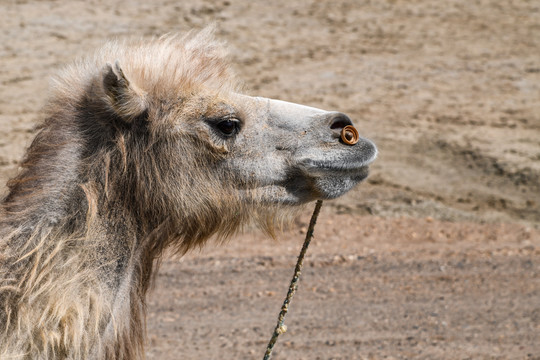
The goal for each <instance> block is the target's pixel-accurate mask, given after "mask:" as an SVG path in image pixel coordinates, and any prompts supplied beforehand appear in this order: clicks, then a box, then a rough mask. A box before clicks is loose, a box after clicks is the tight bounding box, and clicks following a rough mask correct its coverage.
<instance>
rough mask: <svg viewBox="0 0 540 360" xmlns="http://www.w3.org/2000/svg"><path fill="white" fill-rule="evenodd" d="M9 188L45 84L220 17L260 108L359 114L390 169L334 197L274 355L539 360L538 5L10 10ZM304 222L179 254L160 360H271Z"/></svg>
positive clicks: (142, 4)
mask: <svg viewBox="0 0 540 360" xmlns="http://www.w3.org/2000/svg"><path fill="white" fill-rule="evenodd" d="M0 14H1V19H2V22H1V24H0V59H1V66H0V83H1V87H0V183H1V184H2V185H1V186H2V187H1V188H0V192H2V193H3V192H4V191H5V187H3V184H4V183H5V181H6V180H7V179H8V178H9V177H11V176H13V175H14V174H15V172H16V169H17V164H18V162H19V160H20V158H21V156H22V155H23V153H24V149H25V147H26V146H27V145H28V144H29V142H30V141H31V138H32V136H33V134H34V132H35V131H34V127H35V125H36V123H37V122H39V119H40V117H39V111H40V108H41V107H42V106H43V104H44V103H45V100H46V97H47V88H48V79H49V77H50V75H51V74H53V73H54V72H55V71H56V70H57V69H59V68H61V67H62V65H63V64H65V63H68V62H70V61H71V60H73V59H75V58H77V57H78V56H81V55H83V54H87V53H88V52H91V51H92V49H94V48H96V47H97V46H99V45H100V44H102V43H103V42H104V41H105V40H106V39H110V38H112V37H128V36H135V37H151V36H156V35H161V34H163V33H167V32H183V31H186V30H188V29H192V28H195V29H198V28H201V27H203V26H205V25H207V24H209V23H212V22H217V29H218V31H217V33H218V36H219V37H220V38H221V39H223V40H225V41H226V42H227V43H228V44H229V46H230V50H231V60H232V63H233V66H234V68H235V70H236V72H237V73H238V75H239V77H240V78H242V79H243V80H244V81H245V87H246V92H247V93H248V94H251V95H260V96H266V97H273V98H279V99H283V100H288V101H293V102H298V103H303V104H306V105H311V106H316V107H320V108H324V109H328V110H339V111H343V112H346V113H347V114H349V115H350V116H351V118H352V119H353V121H354V122H355V124H356V125H357V128H358V129H359V130H360V132H361V133H362V134H363V135H365V136H366V137H369V138H371V139H373V140H374V141H375V142H376V143H377V145H378V147H379V150H380V156H379V158H378V160H377V161H376V163H375V164H374V166H373V167H372V171H371V174H372V175H371V177H370V178H369V180H368V181H367V182H366V183H365V184H363V185H361V186H359V187H358V188H357V189H356V190H354V191H352V192H351V193H350V194H349V195H348V196H346V197H344V198H341V199H338V200H336V201H332V202H326V203H325V205H324V207H323V211H322V213H321V216H320V219H319V224H318V226H317V228H316V231H315V233H316V234H315V239H314V242H313V243H312V246H311V248H310V249H309V252H308V259H307V264H306V268H305V270H304V273H303V277H302V279H301V283H300V287H299V292H298V294H297V296H296V298H295V299H294V301H293V304H292V307H291V312H290V313H289V315H288V317H287V320H286V324H287V325H288V329H289V330H288V332H287V333H286V334H284V335H282V337H280V339H279V341H278V343H277V345H276V351H275V353H274V354H275V355H274V359H276V360H277V359H540V3H538V2H537V1H526V0H515V1H499V0H478V1H467V0H453V1H436V0H414V1H402V0H393V1H390V0H388V1H369V0H367V1H356V0H333V1H317V0H297V1H285V0H276V1H264V2H263V1H257V2H255V1H247V0H245V1H235V0H225V1H217V2H216V1H204V0H190V1H169V0H157V1H152V2H149V1H127V0H126V1H118V0H107V1H105V0H90V1H69V2H68V1H50V0H42V1H14V0H4V1H2V2H0ZM309 213H310V209H309V208H306V211H305V214H304V215H303V216H302V217H301V218H299V219H297V220H296V222H295V223H294V224H293V225H292V226H291V228H290V229H289V230H287V231H285V232H284V233H283V234H279V235H278V238H279V240H278V241H277V242H276V241H273V240H270V239H267V238H265V237H264V236H263V235H262V234H261V233H259V232H257V231H256V230H253V229H249V230H248V231H247V232H246V233H244V234H241V235H239V236H237V237H235V238H233V239H231V240H230V242H229V243H228V244H226V245H225V246H216V245H215V244H210V245H209V246H207V247H206V248H205V249H203V250H202V251H201V252H194V253H191V254H188V255H187V256H185V257H183V258H180V259H179V258H174V257H167V258H166V259H165V260H164V262H163V265H162V267H161V271H160V274H159V276H158V278H157V284H156V287H155V289H154V290H153V291H152V293H151V294H150V295H149V299H148V324H147V327H148V345H147V355H148V358H149V359H165V360H167V359H254V358H255V359H256V358H262V356H263V354H264V350H265V347H266V343H267V341H268V340H269V337H270V335H271V332H272V330H273V327H274V326H275V321H276V318H277V314H278V312H279V309H280V306H281V303H282V301H283V297H284V295H285V293H286V289H287V286H288V281H289V280H290V277H291V275H292V270H293V267H294V262H295V260H296V256H297V254H298V251H299V249H300V246H301V242H302V240H303V233H304V232H305V230H306V224H307V221H308V219H309Z"/></svg>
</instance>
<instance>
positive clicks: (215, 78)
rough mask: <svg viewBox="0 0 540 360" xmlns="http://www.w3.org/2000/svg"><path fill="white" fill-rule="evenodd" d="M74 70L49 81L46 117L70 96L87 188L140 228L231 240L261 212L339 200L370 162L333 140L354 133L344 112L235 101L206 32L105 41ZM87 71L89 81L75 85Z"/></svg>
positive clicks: (365, 146)
mask: <svg viewBox="0 0 540 360" xmlns="http://www.w3.org/2000/svg"><path fill="white" fill-rule="evenodd" d="M82 64H83V65H81V64H79V65H76V66H74V67H71V68H68V69H67V70H66V72H67V74H66V73H64V74H63V75H61V76H60V77H59V80H58V81H57V88H56V91H57V93H59V94H60V96H57V97H56V105H54V104H53V106H52V108H64V109H65V108H66V106H65V104H66V103H69V102H73V100H71V99H68V98H67V96H63V95H62V94H69V96H71V98H73V95H72V92H73V89H80V91H81V94H80V95H79V100H77V102H76V104H74V105H73V106H72V107H70V108H75V109H78V111H79V113H78V114H77V115H76V118H77V119H80V122H81V124H80V128H81V130H82V131H81V133H82V134H83V137H84V138H85V141H84V143H86V144H88V146H89V149H87V150H85V151H84V152H85V154H86V155H85V159H89V160H92V159H94V160H92V161H88V162H87V164H88V167H89V168H88V172H90V173H94V174H95V175H94V176H92V175H88V176H85V177H86V178H90V179H91V178H96V177H97V178H99V177H101V179H99V180H96V181H94V183H97V184H104V185H105V186H107V187H109V188H110V189H105V191H104V192H105V193H106V194H108V196H109V195H110V196H109V197H112V198H114V197H115V196H116V197H119V198H121V199H120V201H119V200H118V199H117V200H114V201H111V203H114V204H119V203H124V204H126V205H124V206H125V207H126V208H127V209H129V211H132V212H133V213H134V214H135V216H136V217H137V218H138V219H139V220H137V221H140V219H153V221H154V222H155V223H154V225H150V228H152V227H154V226H156V224H160V223H162V222H163V221H164V219H165V218H169V219H172V220H173V221H175V222H176V223H179V224H183V225H184V227H185V226H186V224H187V225H188V227H190V230H189V231H188V232H187V233H186V237H195V238H205V237H207V235H211V234H212V233H215V232H220V231H223V229H224V228H226V229H225V230H224V232H225V233H230V232H231V231H232V229H234V228H236V227H237V225H238V224H239V223H243V222H245V220H247V219H248V218H253V214H259V213H260V214H262V213H264V211H263V210H261V209H263V208H270V209H272V210H271V211H272V212H274V213H276V212H279V210H278V209H290V208H293V207H294V205H301V204H305V203H307V202H310V201H313V200H316V199H332V198H336V197H339V196H341V195H343V194H345V193H346V192H347V191H349V190H351V189H352V188H353V187H354V186H355V185H356V184H358V183H359V182H360V181H362V180H363V179H365V178H366V176H367V174H368V165H369V164H370V163H371V162H372V161H373V160H374V159H375V157H376V155H377V149H376V147H375V145H374V144H373V143H372V142H371V141H369V140H367V139H364V138H360V139H359V141H358V142H357V143H356V144H354V145H350V144H346V143H345V142H344V141H343V140H341V139H340V133H341V131H342V129H343V128H344V127H345V126H348V125H352V121H351V120H350V119H349V117H348V116H347V115H345V114H343V113H339V112H335V111H323V110H319V109H316V108H312V107H307V106H303V105H298V104H293V103H288V102H284V101H280V100H273V99H267V98H262V97H251V96H247V95H243V94H242V91H241V89H240V86H238V83H237V82H236V81H235V78H234V75H233V74H232V73H231V70H230V66H229V64H228V62H227V61H226V60H225V57H224V56H223V47H222V46H221V44H218V43H216V41H215V40H213V39H212V36H211V35H210V34H208V33H207V32H204V31H203V32H202V33H199V34H197V35H195V36H192V35H189V36H188V37H186V38H183V39H177V38H175V37H167V38H161V39H157V40H154V41H153V42H149V43H136V44H130V43H128V44H118V43H111V44H109V45H107V46H105V48H104V49H102V50H101V52H99V53H98V54H97V55H96V56H94V58H93V59H92V60H91V61H88V62H87V63H82ZM89 68H90V69H92V68H93V69H95V70H93V71H95V72H94V74H93V75H86V76H81V75H80V73H84V71H87V72H88V69H89ZM70 72H71V73H70ZM87 79H91V80H90V83H89V84H87V85H85V86H80V85H79V86H77V85H73V82H74V81H82V82H85V81H86V82H88V80H87ZM53 103H54V101H53ZM54 116H56V115H54V114H53V115H51V117H54ZM107 152H108V154H106V156H107V159H106V161H102V160H99V159H100V156H101V158H103V154H104V153H107ZM100 161H101V165H99V164H97V163H99V162H100ZM103 166H105V167H107V169H105V170H100V168H102V167H103ZM103 174H105V175H106V176H107V178H103V176H104V175H103ZM255 217H257V215H256V216H255ZM261 217H267V214H266V215H262V216H261ZM265 221H266V220H265ZM225 224H227V225H225ZM201 229H205V230H204V231H203V232H202V233H200V232H201V231H202V230H201ZM194 233H196V234H195V235H194Z"/></svg>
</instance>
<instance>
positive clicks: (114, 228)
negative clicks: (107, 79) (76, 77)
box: [0, 97, 174, 359]
mask: <svg viewBox="0 0 540 360" xmlns="http://www.w3.org/2000/svg"><path fill="white" fill-rule="evenodd" d="M90 98H91V97H90ZM85 101H87V100H84V99H83V101H82V103H79V104H77V105H73V106H66V104H63V105H64V106H62V111H57V112H54V111H52V112H51V113H49V115H48V117H47V119H46V121H45V122H44V124H43V126H42V128H41V130H40V132H39V133H38V135H37V136H36V138H35V139H34V141H33V143H32V145H31V146H30V148H29V150H28V152H27V155H26V158H25V160H24V162H23V163H22V170H21V172H20V174H19V175H18V176H17V177H16V178H14V179H13V180H11V181H10V182H9V183H8V187H9V192H8V194H7V196H6V197H5V198H4V199H3V201H2V203H1V205H0V358H2V359H3V358H10V359H11V358H16V359H17V358H20V359H49V358H69V359H93V358H96V359H136V358H141V357H143V356H144V354H143V348H142V345H143V332H144V308H145V301H144V298H145V293H146V291H147V289H148V287H149V285H150V283H151V277H152V273H153V270H154V266H155V260H156V259H159V257H160V256H161V254H162V251H163V249H164V248H165V247H166V246H167V245H168V244H169V243H170V242H171V241H172V239H173V237H174V236H173V233H172V230H171V224H170V221H169V219H168V218H167V216H166V215H165V214H162V213H161V212H162V211H160V209H159V207H152V202H155V201H156V200H155V199H151V198H150V197H151V195H150V194H149V193H147V192H145V191H144V190H141V189H148V190H147V191H149V192H150V191H152V190H151V187H152V186H154V185H156V184H152V183H148V181H146V183H144V184H140V183H138V182H140V181H142V179H143V178H144V173H145V172H148V171H152V169H146V168H144V166H145V164H143V163H141V162H139V159H137V158H133V157H132V155H130V154H129V153H128V151H130V150H134V149H130V147H132V146H135V145H134V143H133V142H131V140H130V139H129V136H127V135H125V134H127V133H128V132H127V131H124V130H129V133H131V134H133V133H134V132H136V133H137V136H138V137H139V139H138V142H139V143H141V139H140V137H141V136H145V135H144V129H143V128H141V129H123V128H122V126H124V127H125V126H127V125H125V124H122V123H121V122H115V119H114V118H112V119H108V120H109V121H110V124H111V125H110V126H107V127H103V122H102V120H99V119H97V118H96V119H92V117H93V116H92V110H93V108H94V107H93V106H94V105H95V104H93V103H85ZM83 108H84V109H86V110H85V113H83V114H81V109H83ZM101 115H103V114H101ZM108 115H109V116H111V114H108ZM140 120H141V121H134V123H133V124H132V125H130V126H131V127H137V126H141V127H143V126H144V121H143V120H144V119H140ZM147 151H151V150H147ZM134 152H135V151H134ZM146 165H148V164H146ZM141 185H142V186H141ZM148 187H150V188H148ZM153 191H159V190H157V189H154V190H153ZM36 324H39V325H38V326H36Z"/></svg>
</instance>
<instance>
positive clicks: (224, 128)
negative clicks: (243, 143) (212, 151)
mask: <svg viewBox="0 0 540 360" xmlns="http://www.w3.org/2000/svg"><path fill="white" fill-rule="evenodd" d="M208 122H209V123H210V125H211V126H212V127H213V128H214V129H215V131H216V132H217V133H218V134H219V135H220V136H222V137H225V138H231V137H234V136H235V135H236V134H238V133H239V132H240V130H241V127H242V122H241V121H240V120H239V119H238V118H236V117H234V116H226V117H220V118H215V119H209V121H208Z"/></svg>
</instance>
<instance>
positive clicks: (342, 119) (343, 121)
mask: <svg viewBox="0 0 540 360" xmlns="http://www.w3.org/2000/svg"><path fill="white" fill-rule="evenodd" d="M352 124H353V123H352V121H351V119H349V117H348V116H347V115H345V114H342V113H336V114H333V115H332V116H331V117H330V129H332V130H335V129H338V130H341V129H343V128H344V127H345V126H349V125H352Z"/></svg>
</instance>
